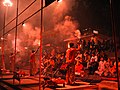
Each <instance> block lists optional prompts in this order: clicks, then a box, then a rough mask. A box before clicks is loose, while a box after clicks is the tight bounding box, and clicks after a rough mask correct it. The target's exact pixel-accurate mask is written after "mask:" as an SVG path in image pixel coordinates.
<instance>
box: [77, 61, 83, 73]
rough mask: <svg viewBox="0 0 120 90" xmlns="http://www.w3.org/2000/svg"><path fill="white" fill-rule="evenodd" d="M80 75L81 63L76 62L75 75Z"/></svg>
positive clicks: (81, 70)
mask: <svg viewBox="0 0 120 90" xmlns="http://www.w3.org/2000/svg"><path fill="white" fill-rule="evenodd" d="M81 73H83V65H82V64H81V62H77V64H76V65H75V75H81Z"/></svg>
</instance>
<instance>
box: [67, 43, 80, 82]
mask: <svg viewBox="0 0 120 90" xmlns="http://www.w3.org/2000/svg"><path fill="white" fill-rule="evenodd" d="M79 49H80V45H78V49H76V48H74V43H70V44H69V46H68V49H67V50H66V63H67V64H68V66H67V72H66V83H67V84H74V81H75V57H76V55H75V54H76V50H79Z"/></svg>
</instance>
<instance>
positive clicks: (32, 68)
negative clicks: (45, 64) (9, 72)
mask: <svg viewBox="0 0 120 90" xmlns="http://www.w3.org/2000/svg"><path fill="white" fill-rule="evenodd" d="M37 51H38V49H37V50H36V51H34V50H32V52H31V54H30V76H34V75H35V74H36V71H37V67H36V57H35V54H36V53H37Z"/></svg>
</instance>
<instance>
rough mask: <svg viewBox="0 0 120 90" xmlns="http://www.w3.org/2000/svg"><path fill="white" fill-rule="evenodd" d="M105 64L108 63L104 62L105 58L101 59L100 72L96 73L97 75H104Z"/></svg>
mask: <svg viewBox="0 0 120 90" xmlns="http://www.w3.org/2000/svg"><path fill="white" fill-rule="evenodd" d="M105 63H106V61H105V60H104V58H103V57H101V58H100V62H99V66H98V70H97V71H95V73H96V74H98V75H100V76H102V74H103V73H104V71H105Z"/></svg>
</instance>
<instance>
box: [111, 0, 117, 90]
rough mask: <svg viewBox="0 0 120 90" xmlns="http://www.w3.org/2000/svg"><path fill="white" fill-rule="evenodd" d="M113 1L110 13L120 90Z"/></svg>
mask: <svg viewBox="0 0 120 90" xmlns="http://www.w3.org/2000/svg"><path fill="white" fill-rule="evenodd" d="M113 3H114V2H113V0H110V12H111V23H112V31H113V40H114V48H115V60H116V72H117V82H118V90H119V74H118V55H117V44H116V43H117V42H116V31H115V30H116V28H115V18H114V8H113Z"/></svg>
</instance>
